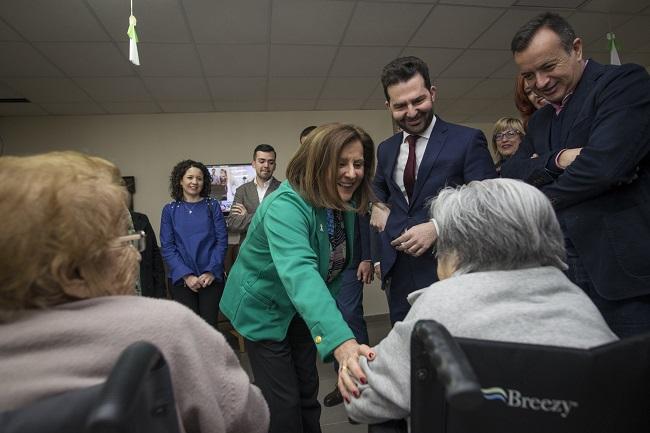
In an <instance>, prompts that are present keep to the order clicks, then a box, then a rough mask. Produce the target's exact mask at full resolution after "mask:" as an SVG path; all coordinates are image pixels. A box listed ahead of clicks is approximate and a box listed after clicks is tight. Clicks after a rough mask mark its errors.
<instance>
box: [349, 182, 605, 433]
mask: <svg viewBox="0 0 650 433" xmlns="http://www.w3.org/2000/svg"><path fill="white" fill-rule="evenodd" d="M431 216H432V217H433V219H434V221H435V224H436V226H437V229H438V239H437V241H436V257H437V259H438V276H439V278H440V281H438V282H436V283H434V284H432V285H431V286H429V287H426V288H423V289H421V290H418V291H416V292H413V293H412V294H411V295H410V296H409V302H410V303H411V304H412V308H411V310H410V312H409V314H408V315H407V316H406V318H405V319H404V321H403V322H398V323H396V324H395V327H394V328H393V329H392V330H391V332H390V333H389V334H388V336H387V337H386V338H385V339H384V340H382V341H381V342H380V343H379V344H378V345H377V346H376V347H375V348H374V352H375V355H376V356H375V357H374V358H373V360H371V361H370V360H367V359H366V358H362V364H361V365H362V368H363V369H364V372H365V373H366V375H367V378H368V380H367V381H368V383H367V384H357V385H358V387H359V391H360V395H359V397H358V398H355V397H352V396H351V394H352V392H351V391H353V390H343V391H348V392H347V393H346V392H344V394H345V395H346V397H347V400H346V409H347V412H348V415H349V417H350V418H351V419H352V420H354V421H357V422H363V423H371V424H372V423H380V422H383V421H387V420H390V419H400V418H408V416H409V410H410V400H411V398H410V380H411V376H410V350H409V349H410V336H411V332H412V330H413V327H414V325H415V323H416V322H417V321H418V320H421V319H432V320H436V321H438V322H440V323H441V324H442V325H444V326H445V327H446V328H447V329H448V330H449V332H450V333H451V334H452V335H453V336H456V337H467V338H474V339H484V340H496V341H507V342H515V343H529V344H545V345H553V346H564V347H574V348H588V347H593V346H598V345H601V344H604V343H608V342H611V341H614V340H616V339H617V337H616V336H615V335H614V333H612V331H611V330H610V329H609V328H608V326H607V324H606V323H605V321H604V319H603V318H602V316H601V314H600V313H599V312H598V310H597V309H596V307H595V306H594V304H593V303H592V302H591V301H590V300H589V298H588V297H587V295H586V294H585V293H584V292H583V291H582V290H581V289H580V288H579V287H577V286H575V285H574V284H572V283H571V282H570V281H569V279H568V278H567V277H566V276H565V274H564V273H563V272H562V270H563V269H565V268H566V265H565V264H564V262H563V259H564V256H565V251H564V240H563V235H562V231H561V229H560V226H559V223H558V221H557V219H556V216H555V212H554V210H553V207H552V206H551V203H550V202H549V200H548V199H547V198H546V197H545V196H544V195H543V194H542V193H541V192H540V191H539V190H538V189H536V188H534V187H532V186H530V185H527V184H525V183H523V182H521V181H517V180H512V179H490V180H484V181H480V182H471V183H470V184H468V185H464V186H460V187H458V188H446V189H444V190H442V191H441V192H440V194H439V195H438V197H437V198H436V199H434V200H433V202H432V204H431ZM342 374H344V373H342Z"/></svg>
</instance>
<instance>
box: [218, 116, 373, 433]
mask: <svg viewBox="0 0 650 433" xmlns="http://www.w3.org/2000/svg"><path fill="white" fill-rule="evenodd" d="M374 158H375V155H374V144H373V142H372V139H371V138H370V136H369V135H368V134H367V133H366V132H365V131H363V130H362V129H360V128H358V127H356V126H352V125H343V124H330V125H323V126H321V127H319V128H317V129H315V130H314V131H313V132H312V133H311V134H310V135H309V136H308V137H307V139H306V140H305V143H304V144H303V145H302V146H301V147H300V148H299V149H298V151H297V152H296V154H295V155H294V157H293V158H292V159H291V161H290V162H289V165H288V167H287V180H286V181H284V182H283V183H282V185H280V187H279V188H278V189H277V190H276V191H275V192H274V193H273V194H271V195H270V196H269V197H267V198H265V199H264V201H263V202H262V204H261V205H260V207H259V208H258V209H257V212H255V216H254V217H253V220H252V221H251V224H250V226H249V228H248V234H247V236H246V240H245V241H244V243H243V244H242V246H241V250H240V252H239V256H238V257H237V261H236V262H235V264H234V266H233V268H232V270H231V272H230V275H229V276H228V279H227V282H226V287H225V291H224V294H223V298H222V300H221V305H220V308H221V311H222V312H223V314H224V315H225V316H226V317H228V318H229V319H230V321H231V323H232V324H233V326H234V327H235V329H236V330H237V331H238V332H239V333H240V334H241V335H242V336H243V337H244V338H245V343H246V349H247V351H248V354H249V359H250V362H251V367H252V369H253V374H254V376H255V383H256V385H257V386H259V387H260V389H261V390H262V393H263V394H264V397H265V398H266V401H267V402H268V404H269V408H270V411H271V427H270V430H269V432H270V433H293V432H295V433H312V432H317V433H318V432H320V431H321V430H320V404H319V403H318V400H317V394H318V372H317V371H316V351H318V353H319V354H320V356H321V358H323V360H325V361H330V360H332V359H333V358H334V357H335V358H336V360H337V361H338V362H339V364H340V365H341V367H340V368H341V370H343V371H347V372H349V373H350V375H351V376H353V377H354V378H356V379H357V380H358V381H360V382H361V383H365V380H366V379H365V375H364V374H363V372H362V370H361V369H360V367H359V364H358V362H357V360H358V356H359V354H360V353H361V354H366V355H368V356H370V357H371V358H372V357H373V356H374V355H373V354H372V353H371V352H370V349H369V348H368V346H359V345H358V344H357V342H356V340H354V335H353V334H352V331H351V330H350V328H349V327H348V326H347V324H346V323H345V321H344V320H343V317H342V316H341V313H340V312H339V310H338V308H337V306H336V302H335V300H334V296H335V295H336V293H337V292H338V284H339V276H340V275H341V271H342V270H343V269H345V267H346V266H347V264H348V262H349V259H350V257H351V256H352V240H353V238H354V213H355V212H358V213H362V212H365V211H366V208H367V204H368V202H369V200H370V198H371V187H370V181H371V179H372V173H373V170H374V165H375V161H374ZM355 203H356V204H355ZM341 377H342V378H341V379H339V382H340V386H344V387H346V388H347V389H351V390H352V391H353V392H358V390H357V388H356V385H355V384H354V381H353V380H352V377H349V376H348V375H345V374H344V375H341Z"/></svg>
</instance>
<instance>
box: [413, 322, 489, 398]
mask: <svg viewBox="0 0 650 433" xmlns="http://www.w3.org/2000/svg"><path fill="white" fill-rule="evenodd" d="M430 366H433V367H434V369H435V371H432V370H431V369H429V368H428V367H430ZM432 375H433V376H434V378H435V375H437V380H438V382H440V383H442V384H443V385H444V386H445V397H446V400H447V402H448V403H449V404H450V405H451V406H453V407H455V408H458V409H472V408H475V407H477V406H478V405H480V404H481V403H482V401H483V398H482V394H481V386H480V384H479V382H478V379H477V378H476V374H475V373H474V370H473V369H472V367H471V365H470V364H469V361H468V360H467V357H466V356H465V353H464V352H463V351H462V350H461V348H460V347H459V346H458V343H457V342H456V341H455V340H454V338H453V337H452V336H451V334H449V331H447V328H445V327H444V326H442V325H441V324H440V323H438V322H436V321H434V320H420V321H419V322H417V323H416V324H415V327H414V329H413V333H412V334H411V381H431V376H432ZM412 397H413V396H412Z"/></svg>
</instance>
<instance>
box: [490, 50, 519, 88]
mask: <svg viewBox="0 0 650 433" xmlns="http://www.w3.org/2000/svg"><path fill="white" fill-rule="evenodd" d="M517 75H519V69H518V68H517V64H516V63H515V61H514V59H513V58H512V56H511V57H510V61H507V62H506V63H504V65H503V66H502V67H500V68H499V69H497V70H496V71H494V72H493V73H492V75H490V77H492V78H511V79H512V80H513V82H514V79H515V77H516V76H517Z"/></svg>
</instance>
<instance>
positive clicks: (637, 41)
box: [603, 15, 650, 51]
mask: <svg viewBox="0 0 650 433" xmlns="http://www.w3.org/2000/svg"><path fill="white" fill-rule="evenodd" d="M649 29H650V15H637V16H635V17H634V18H632V19H631V20H630V21H628V22H626V23H625V25H622V26H618V27H616V28H615V30H614V33H615V34H616V42H618V44H619V45H620V46H621V48H625V49H626V50H631V51H633V50H638V49H641V48H642V47H644V46H646V45H648V44H650V30H649ZM603 46H607V45H603Z"/></svg>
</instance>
